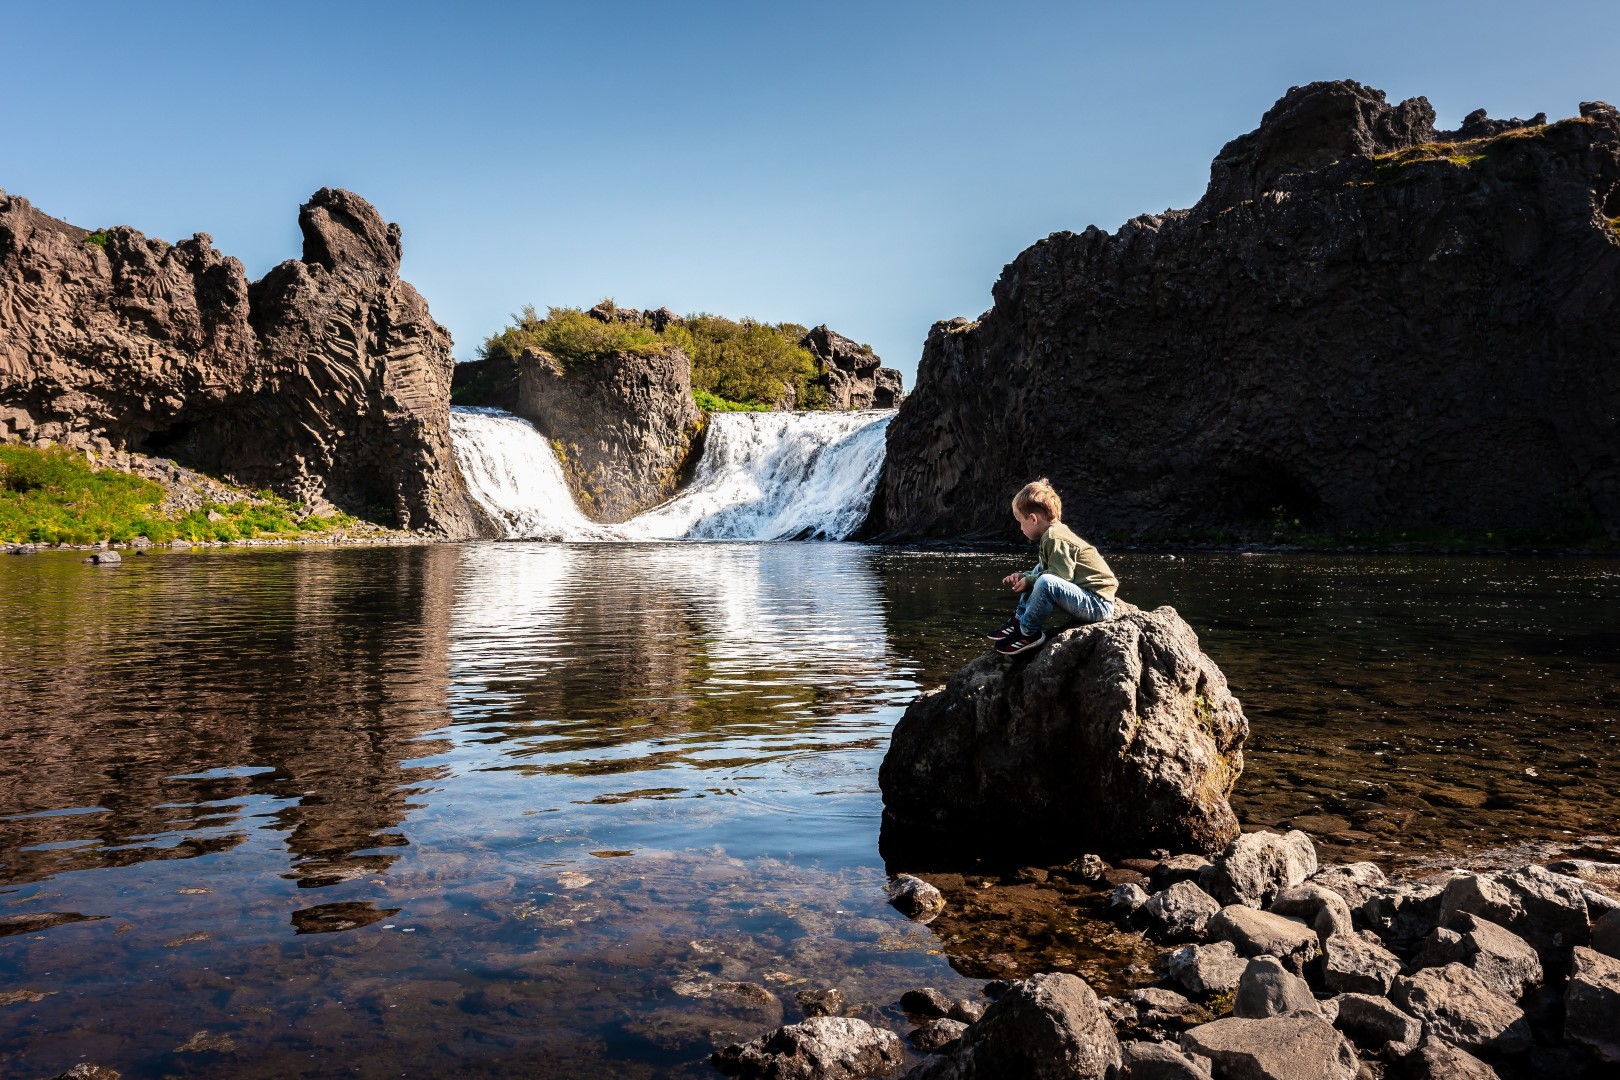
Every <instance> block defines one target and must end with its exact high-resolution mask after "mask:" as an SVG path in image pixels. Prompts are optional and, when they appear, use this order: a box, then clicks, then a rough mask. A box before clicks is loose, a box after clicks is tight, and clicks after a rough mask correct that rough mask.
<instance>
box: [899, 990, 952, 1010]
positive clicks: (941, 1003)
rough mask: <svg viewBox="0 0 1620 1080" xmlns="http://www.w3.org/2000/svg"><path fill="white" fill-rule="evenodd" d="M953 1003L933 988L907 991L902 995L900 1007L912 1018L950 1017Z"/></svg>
mask: <svg viewBox="0 0 1620 1080" xmlns="http://www.w3.org/2000/svg"><path fill="white" fill-rule="evenodd" d="M952 1004H953V1002H952V1001H951V999H950V998H948V997H946V996H945V994H944V993H943V992H942V991H940V990H937V989H935V988H934V987H932V986H924V987H922V988H921V989H918V990H907V991H906V992H905V993H903V994H901V995H900V1007H901V1008H902V1009H904V1010H905V1011H906V1012H907V1013H909V1014H911V1015H912V1016H949V1015H950V1014H951V1006H952Z"/></svg>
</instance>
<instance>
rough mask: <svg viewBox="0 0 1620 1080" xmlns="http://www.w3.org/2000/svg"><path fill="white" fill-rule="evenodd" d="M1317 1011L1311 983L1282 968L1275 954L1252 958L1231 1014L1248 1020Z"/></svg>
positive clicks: (1233, 1003) (1240, 983) (1240, 984)
mask: <svg viewBox="0 0 1620 1080" xmlns="http://www.w3.org/2000/svg"><path fill="white" fill-rule="evenodd" d="M1318 1011H1319V1010H1318V1009H1317V1007H1316V996H1315V995H1314V994H1312V993H1311V988H1310V984H1308V983H1307V982H1306V981H1305V980H1304V979H1302V978H1300V977H1299V976H1298V975H1295V974H1293V973H1292V972H1290V971H1289V970H1288V969H1287V968H1285V967H1283V965H1282V961H1281V960H1278V959H1277V958H1276V957H1275V956H1257V957H1255V958H1254V959H1253V960H1250V961H1249V963H1248V966H1247V967H1245V968H1244V969H1243V978H1242V979H1240V980H1238V990H1237V997H1236V998H1235V999H1234V1000H1233V1002H1232V1015H1233V1016H1239V1017H1242V1018H1244V1019H1245V1020H1263V1019H1265V1018H1266V1017H1268V1016H1281V1015H1283V1014H1284V1013H1291V1012H1307V1013H1316V1012H1318Z"/></svg>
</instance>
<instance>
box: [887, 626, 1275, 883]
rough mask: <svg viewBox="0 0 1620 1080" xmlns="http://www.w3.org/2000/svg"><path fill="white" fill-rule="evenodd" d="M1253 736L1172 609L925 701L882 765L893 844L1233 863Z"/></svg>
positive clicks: (974, 672) (999, 668)
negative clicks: (1182, 854) (1227, 858)
mask: <svg viewBox="0 0 1620 1080" xmlns="http://www.w3.org/2000/svg"><path fill="white" fill-rule="evenodd" d="M1248 733H1249V724H1248V721H1247V720H1246V719H1245V718H1244V716H1243V708H1242V706H1241V705H1240V704H1239V702H1238V700H1237V699H1236V698H1235V697H1233V696H1232V694H1231V692H1230V691H1229V690H1228V689H1227V685H1226V678H1225V676H1223V675H1222V674H1221V672H1220V669H1219V668H1217V667H1216V666H1215V663H1214V661H1212V660H1210V658H1209V657H1207V656H1205V655H1204V653H1203V652H1202V651H1201V650H1200V649H1199V647H1198V638H1197V636H1196V635H1195V634H1194V633H1193V631H1192V628H1191V627H1189V626H1188V625H1187V624H1186V623H1185V622H1184V621H1182V619H1181V616H1179V615H1178V614H1176V611H1175V609H1174V608H1169V607H1161V608H1159V609H1158V610H1156V611H1152V612H1144V611H1132V612H1130V613H1128V614H1123V615H1118V616H1116V617H1115V618H1113V619H1110V620H1108V621H1106V622H1101V623H1094V624H1092V625H1090V626H1084V627H1079V628H1076V629H1072V630H1067V631H1064V632H1063V633H1060V634H1058V635H1056V636H1055V637H1054V638H1053V640H1052V642H1051V644H1049V645H1047V646H1045V647H1043V648H1042V649H1040V650H1038V651H1037V652H1036V653H1034V655H1033V658H1032V659H1029V660H1025V659H1023V658H1015V659H1011V660H1009V659H1007V658H1004V657H1002V656H1000V655H998V654H995V653H990V654H988V655H986V656H983V657H980V658H979V659H978V660H975V661H974V662H973V663H971V664H969V665H968V666H967V667H965V668H963V669H962V670H960V671H958V672H957V673H956V674H955V675H954V676H952V677H951V680H950V682H949V683H947V684H946V685H945V686H942V687H939V688H937V689H934V690H931V691H929V692H928V693H926V694H923V695H922V696H921V697H919V698H918V699H917V700H916V701H914V702H913V703H912V704H911V706H910V708H908V709H907V710H906V713H905V715H904V716H903V717H902V718H901V719H900V722H899V723H898V724H897V725H895V729H894V734H893V737H892V739H891V741H890V745H889V752H888V754H887V755H885V757H884V759H883V767H882V770H881V771H880V772H879V784H880V785H881V787H882V789H883V804H884V810H883V839H882V842H883V847H884V851H885V854H886V855H889V856H890V857H895V856H900V855H903V854H905V855H909V854H915V853H917V852H919V851H924V850H926V851H929V852H930V853H936V854H937V853H949V854H951V855H953V856H971V855H974V854H981V853H994V854H995V855H997V856H998V857H1012V856H1014V855H1016V856H1017V857H1020V858H1025V857H1027V858H1030V859H1041V860H1050V861H1061V860H1063V859H1066V858H1069V857H1072V856H1074V855H1076V854H1078V853H1081V852H1088V851H1101V850H1106V851H1146V850H1148V849H1151V848H1156V847H1164V848H1169V849H1170V850H1172V851H1200V852H1206V853H1210V854H1213V853H1215V852H1217V851H1220V850H1222V849H1223V848H1224V847H1225V846H1226V845H1227V843H1228V842H1229V841H1231V840H1232V839H1233V838H1234V837H1235V836H1237V834H1238V824H1237V818H1236V817H1235V816H1234V815H1233V813H1232V808H1231V806H1230V804H1229V803H1228V802H1227V797H1228V796H1229V795H1230V794H1231V791H1232V786H1233V784H1234V783H1235V782H1236V781H1237V778H1238V774H1239V773H1241V772H1242V770H1243V742H1244V740H1245V739H1246V738H1247V737H1248Z"/></svg>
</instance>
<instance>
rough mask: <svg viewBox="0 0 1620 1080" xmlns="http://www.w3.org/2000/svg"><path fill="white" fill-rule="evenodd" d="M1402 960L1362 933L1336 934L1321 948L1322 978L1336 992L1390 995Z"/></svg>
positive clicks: (1399, 971)
mask: <svg viewBox="0 0 1620 1080" xmlns="http://www.w3.org/2000/svg"><path fill="white" fill-rule="evenodd" d="M1400 973H1401V962H1400V960H1399V959H1397V958H1396V956H1395V954H1394V953H1392V952H1390V951H1389V950H1388V949H1386V948H1384V947H1383V946H1382V945H1379V944H1375V943H1374V942H1372V941H1368V940H1367V939H1366V938H1364V937H1362V936H1361V935H1360V934H1334V935H1333V936H1332V937H1330V938H1328V939H1327V941H1326V942H1325V943H1324V945H1323V948H1322V981H1323V982H1324V983H1326V984H1327V988H1328V989H1329V990H1332V991H1333V992H1334V993H1337V994H1388V993H1389V988H1390V986H1391V985H1392V984H1393V983H1394V982H1395V977H1396V976H1397V975H1399V974H1400Z"/></svg>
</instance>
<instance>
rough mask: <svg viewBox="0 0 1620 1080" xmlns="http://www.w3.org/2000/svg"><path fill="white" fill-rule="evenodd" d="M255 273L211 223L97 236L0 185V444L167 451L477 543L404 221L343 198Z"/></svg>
mask: <svg viewBox="0 0 1620 1080" xmlns="http://www.w3.org/2000/svg"><path fill="white" fill-rule="evenodd" d="M298 221H299V227H300V228H301V229H302V230H303V234H304V254H303V258H302V259H298V260H289V261H287V262H283V263H281V264H280V265H278V266H276V267H275V268H274V269H272V270H271V271H270V272H269V273H268V274H266V275H265V276H264V277H263V278H262V279H260V280H259V281H256V282H252V283H251V284H250V283H249V282H248V280H247V275H246V272H245V271H244V270H243V267H242V264H241V263H240V262H239V261H238V260H236V259H234V258H231V257H228V256H223V255H221V254H220V253H219V252H218V251H216V250H215V249H214V247H213V242H212V240H211V239H210V238H209V237H208V235H207V234H205V233H198V234H196V235H194V236H193V237H191V238H190V239H188V240H183V241H181V242H179V243H178V244H173V245H171V244H168V243H166V242H164V241H162V240H156V239H148V238H147V237H145V236H143V235H142V234H141V233H139V232H137V231H136V230H134V229H131V228H128V227H126V226H117V227H113V228H109V229H103V230H100V231H98V232H96V233H94V234H92V233H90V232H89V231H88V230H85V229H80V228H76V227H74V226H72V225H69V224H67V223H66V222H62V221H58V220H56V219H54V218H51V217H48V216H46V215H45V214H42V213H40V212H39V211H38V210H36V209H34V208H33V207H32V206H31V205H30V204H29V203H28V201H27V200H26V199H24V198H22V197H20V196H15V195H10V196H8V195H5V194H3V193H0V309H3V310H5V311H6V312H7V313H8V314H7V318H6V319H5V321H4V324H3V326H0V438H4V439H18V440H24V441H30V442H40V441H51V442H61V443H67V444H69V445H78V446H84V447H86V448H90V449H94V450H97V451H100V452H101V453H103V454H111V453H114V452H116V451H119V450H131V451H141V452H144V453H159V452H160V453H161V454H163V455H164V456H168V457H173V458H176V459H178V460H181V461H183V462H184V463H185V464H187V465H191V466H194V467H196V468H199V469H202V470H204V471H207V472H210V473H213V474H215V475H220V476H226V477H229V478H230V479H232V480H233V482H237V483H240V484H243V485H246V486H248V487H252V488H261V487H269V488H272V489H274V490H275V491H276V492H277V493H278V494H280V495H283V496H285V497H287V498H289V499H292V500H294V501H297V502H302V503H308V504H310V505H312V506H316V507H328V506H336V507H338V508H340V509H342V510H345V511H348V512H350V513H353V514H355V515H357V516H360V517H363V518H368V519H371V520H377V521H381V522H383V523H386V524H390V525H394V526H397V527H400V528H410V529H419V530H421V529H425V530H429V531H432V532H436V533H439V534H442V535H444V536H448V537H451V538H463V537H468V536H473V535H477V534H478V532H479V530H480V529H481V528H482V523H481V518H480V516H479V515H478V513H477V511H476V510H475V509H474V508H473V506H472V503H471V502H470V500H469V499H468V497H467V495H466V491H465V488H464V486H463V485H462V482H461V479H460V476H459V474H458V473H457V472H456V469H455V464H454V461H453V459H452V457H451V453H450V379H451V371H452V368H453V366H454V364H453V361H452V359H451V355H450V345H451V343H450V335H449V333H448V332H446V330H445V329H444V327H442V326H440V325H439V324H438V323H437V322H435V321H434V320H433V318H432V316H431V314H430V313H429V311H428V307H427V303H426V302H425V301H424V300H423V299H422V297H421V296H420V295H418V294H417V292H416V290H415V289H413V288H412V287H411V286H410V285H409V284H408V283H407V282H405V281H402V280H401V279H400V277H399V261H400V251H401V247H400V230H399V226H397V225H393V224H389V223H386V222H384V221H383V219H382V217H381V216H380V215H379V214H378V213H377V211H376V209H375V208H373V207H372V206H371V204H370V203H368V202H366V201H365V200H364V199H362V198H360V197H359V196H358V195H355V194H353V193H351V192H348V191H342V190H339V189H334V188H322V189H320V190H319V191H317V192H316V193H315V194H314V195H313V196H312V197H311V198H310V201H309V202H307V203H305V204H304V205H303V206H302V207H301V208H300V211H299V218H298Z"/></svg>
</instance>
